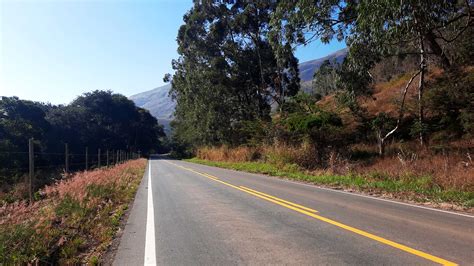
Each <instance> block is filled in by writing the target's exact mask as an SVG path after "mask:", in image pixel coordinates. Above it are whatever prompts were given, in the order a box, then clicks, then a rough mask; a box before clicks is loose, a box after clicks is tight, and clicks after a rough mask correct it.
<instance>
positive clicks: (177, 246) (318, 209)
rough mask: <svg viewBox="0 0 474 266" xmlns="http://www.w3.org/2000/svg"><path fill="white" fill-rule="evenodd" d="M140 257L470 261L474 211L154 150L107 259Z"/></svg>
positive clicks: (202, 261)
mask: <svg viewBox="0 0 474 266" xmlns="http://www.w3.org/2000/svg"><path fill="white" fill-rule="evenodd" d="M149 182H151V184H150V183H149ZM149 192H151V193H149ZM143 264H159V265H190V264H192V265H210V264H212V265H217V264H218V265H234V264H292V265H295V264H298V265H305V264H312V265H314V264H318V265H319V264H330V265H341V264H349V265H381V264H389V265H402V264H403V265H407V264H410V265H413V264H417V265H430V264H433V265H436V264H444V265H453V264H461V265H474V217H472V216H469V215H458V214H453V213H448V212H442V211H436V210H431V209H425V208H419V207H416V206H411V205H407V204H400V203H396V202H390V201H384V200H378V199H374V198H370V197H364V196H360V195H357V194H351V193H342V192H340V191H335V190H328V189H322V188H318V187H316V186H312V185H306V184H301V183H296V182H291V181H286V180H282V179H278V178H274V177H268V176H263V175H257V174H249V173H243V172H238V171H233V170H226V169H220V168H216V167H210V166H204V165H198V164H192V163H188V162H183V161H176V160H168V159H153V160H150V161H149V167H148V169H147V171H146V173H145V177H144V179H143V181H142V184H141V185H140V188H139V190H138V192H137V196H136V199H135V202H134V205H133V207H132V210H131V213H130V217H129V218H128V221H127V225H126V227H125V231H124V233H123V235H122V238H121V242H120V245H119V248H118V250H117V253H116V255H115V259H114V265H143Z"/></svg>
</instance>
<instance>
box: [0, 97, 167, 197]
mask: <svg viewBox="0 0 474 266" xmlns="http://www.w3.org/2000/svg"><path fill="white" fill-rule="evenodd" d="M0 136H1V138H0V187H1V189H2V198H6V199H8V198H11V200H14V199H17V198H23V197H25V193H26V190H25V186H23V183H24V181H25V176H27V174H28V167H29V160H28V156H29V154H28V152H29V146H28V141H29V139H31V138H32V139H33V146H34V164H35V176H36V178H35V180H34V184H33V186H34V190H36V189H37V188H40V187H43V186H44V185H46V184H51V183H52V182H54V181H55V180H57V179H60V178H61V176H62V174H63V173H64V172H65V170H66V169H65V145H66V144H67V146H68V153H69V156H68V157H69V158H68V159H69V170H70V171H76V170H83V169H85V168H86V167H87V168H92V167H96V166H97V165H98V164H99V159H98V158H99V156H100V159H101V161H102V166H104V165H108V164H112V163H115V162H116V161H117V160H118V159H119V158H117V156H118V153H117V152H118V151H120V152H123V153H124V152H128V153H132V152H133V153H136V154H138V153H140V155H143V156H146V155H148V154H150V153H155V152H160V151H161V149H162V148H163V145H162V143H161V140H162V138H163V137H165V134H164V131H163V127H162V126H161V125H159V124H158V122H157V120H156V119H155V118H154V117H153V116H151V115H150V114H149V112H148V111H147V110H145V109H141V108H138V107H136V106H135V104H134V103H133V102H132V101H130V100H129V99H127V97H125V96H123V95H120V94H115V93H112V92H111V91H93V92H89V93H84V94H83V95H81V96H79V97H77V98H76V99H75V100H73V101H72V102H71V103H69V104H68V105H51V104H45V103H40V102H33V101H27V100H21V99H18V98H17V97H2V98H1V99H0ZM86 149H87V151H88V153H89V154H88V158H87V159H88V165H87V166H86V158H85V153H86ZM99 149H101V154H100V155H99V153H98V151H99ZM120 155H122V154H120Z"/></svg>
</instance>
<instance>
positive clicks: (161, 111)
mask: <svg viewBox="0 0 474 266" xmlns="http://www.w3.org/2000/svg"><path fill="white" fill-rule="evenodd" d="M170 89H171V84H166V85H164V86H161V87H158V88H155V89H152V90H149V91H145V92H142V93H139V94H135V95H132V96H130V97H128V98H129V99H130V100H132V101H133V102H135V104H136V105H137V106H139V107H142V108H145V109H147V110H148V111H150V113H151V114H152V115H153V116H154V117H156V119H158V122H159V123H160V124H162V125H164V127H165V131H166V133H169V130H170V125H169V123H170V122H171V120H173V112H174V108H175V106H176V103H175V102H174V101H173V100H172V99H171V97H170V96H169V91H170Z"/></svg>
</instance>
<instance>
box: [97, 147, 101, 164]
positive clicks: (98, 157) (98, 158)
mask: <svg viewBox="0 0 474 266" xmlns="http://www.w3.org/2000/svg"><path fill="white" fill-rule="evenodd" d="M97 168H100V149H99V150H98V151H97Z"/></svg>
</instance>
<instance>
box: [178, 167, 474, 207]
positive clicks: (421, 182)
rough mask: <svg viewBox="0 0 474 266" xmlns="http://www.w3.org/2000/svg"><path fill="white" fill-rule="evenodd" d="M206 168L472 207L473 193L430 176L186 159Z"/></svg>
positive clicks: (473, 204)
mask: <svg viewBox="0 0 474 266" xmlns="http://www.w3.org/2000/svg"><path fill="white" fill-rule="evenodd" d="M187 161H189V162H193V163H199V164H204V165H209V166H216V167H221V168H227V169H233V170H239V171H245V172H250V173H260V174H268V175H271V176H279V177H284V178H289V179H294V180H299V181H304V182H310V183H313V184H317V185H325V186H331V187H338V188H346V189H347V188H351V189H356V190H359V191H366V192H376V193H382V194H391V196H394V197H397V198H403V199H409V200H415V201H419V202H426V201H431V202H449V203H453V204H456V205H459V206H463V207H465V208H472V207H474V192H466V191H456V190H443V189H441V188H440V187H437V186H435V185H433V182H432V180H431V178H430V177H429V176H426V177H421V178H420V177H413V176H406V177H405V178H401V179H398V180H395V179H389V178H386V177H383V176H377V175H372V176H370V175H367V176H362V175H356V174H349V175H332V174H321V175H313V174H310V173H307V172H304V171H302V170H300V169H299V168H298V167H295V166H294V165H286V166H282V167H279V166H276V165H273V164H269V163H263V162H216V161H208V160H201V159H197V158H193V159H189V160H187Z"/></svg>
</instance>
